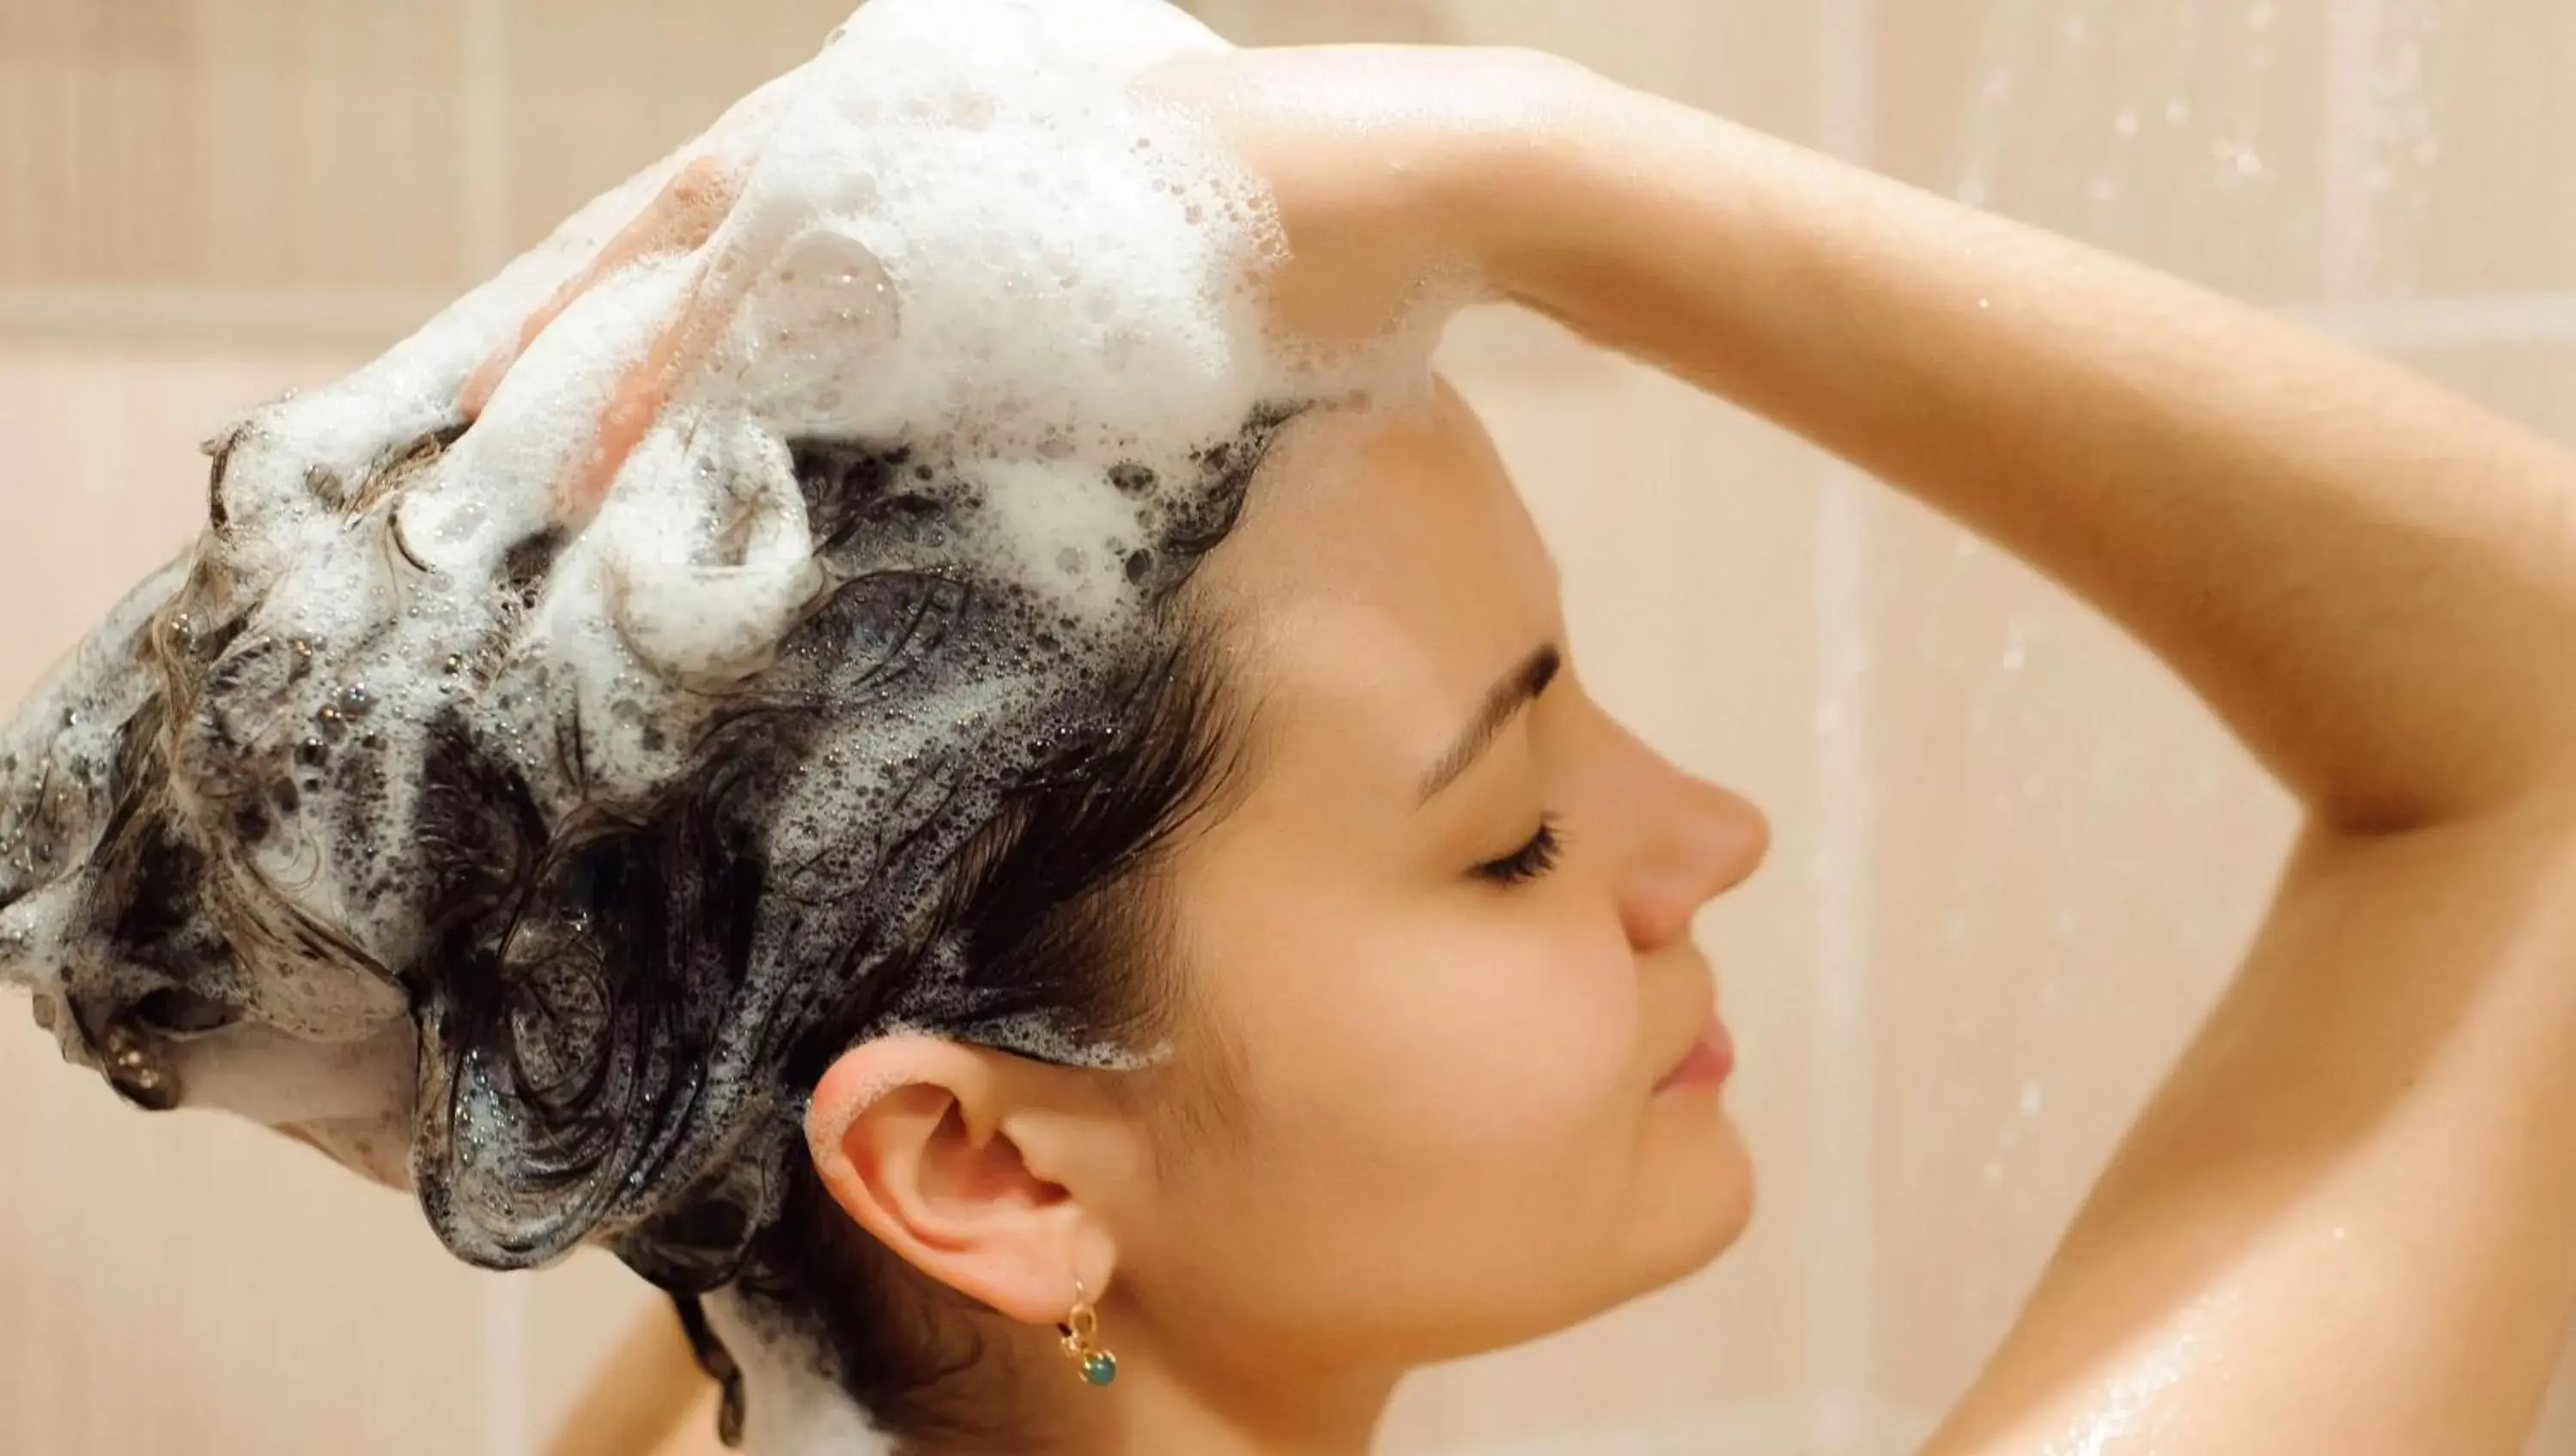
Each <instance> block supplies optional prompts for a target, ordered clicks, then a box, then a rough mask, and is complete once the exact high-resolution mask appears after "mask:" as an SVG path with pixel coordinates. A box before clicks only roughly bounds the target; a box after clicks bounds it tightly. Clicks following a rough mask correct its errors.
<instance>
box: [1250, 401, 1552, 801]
mask: <svg viewBox="0 0 2576 1456" xmlns="http://www.w3.org/2000/svg"><path fill="white" fill-rule="evenodd" d="M1200 589H1201V590H1202V591H1203V592H1205V593H1206V594H1207V595H1208V598H1209V599H1210V600H1211V601H1212V602H1213V603H1214V604H1215V606H1216V607H1217V611H1218V614H1219V616H1220V617H1221V619H1222V620H1223V621H1225V622H1226V624H1227V633H1226V635H1227V638H1228V640H1229V642H1230V643H1232V644H1233V647H1234V654H1233V655H1234V661H1233V662H1232V664H1231V665H1230V666H1231V668H1232V675H1233V677H1234V679H1235V681H1236V682H1237V683H1238V684H1239V685H1240V686H1241V687H1242V688H1243V689H1244V690H1246V691H1247V692H1248V693H1249V694H1250V695H1251V696H1252V698H1253V700H1254V702H1255V703H1256V705H1257V712H1258V715H1259V717H1260V719H1261V721H1262V723H1263V726H1264V729H1265V736H1275V735H1278V734H1283V733H1284V734H1287V735H1290V739H1291V741H1289V742H1284V743H1281V744H1278V745H1276V747H1277V749H1279V750H1281V751H1289V750H1293V749H1294V748H1295V746H1296V745H1295V742H1294V740H1295V739H1297V738H1300V737H1306V736H1309V735H1313V734H1315V733H1317V732H1318V731H1319V730H1322V741H1320V742H1314V743H1312V744H1310V746H1311V747H1313V748H1315V749H1317V750H1319V751H1321V752H1322V753H1324V754H1325V755H1326V756H1328V757H1329V756H1331V755H1332V754H1334V753H1337V752H1342V753H1346V752H1349V751H1350V750H1353V749H1357V748H1360V747H1361V746H1362V745H1366V746H1367V747H1366V753H1367V755H1368V758H1369V760H1370V762H1369V764H1368V767H1369V768H1370V769H1371V771H1372V772H1376V771H1386V772H1394V771H1401V772H1403V773H1406V774H1408V775H1411V774H1418V773H1419V772H1420V771H1421V770H1422V769H1423V768H1424V767H1425V766H1427V765H1428V764H1429V763H1430V762H1431V761H1432V760H1433V759H1435V758H1437V757H1438V755H1439V753H1440V751H1441V750H1442V749H1443V748H1445V747H1446V746H1447V745H1448V743H1449V741H1450V739H1451V738H1453V737H1454V736H1455V735H1456V734H1457V732H1458V731H1459V728H1460V727H1461V726H1462V724H1463V723H1464V722H1465V720H1466V717H1467V715H1468V714H1470V713H1471V712H1472V711H1473V710H1474V709H1475V707H1476V706H1477V705H1478V704H1479V703H1480V702H1481V701H1482V700H1483V698H1484V696H1485V694H1486V693H1487V691H1488V690H1489V689H1490V688H1491V687H1492V686H1493V684H1494V682H1495V680H1496V679H1497V678H1498V677H1500V676H1502V675H1503V674H1504V673H1506V672H1508V671H1509V670H1511V668H1512V667H1513V666H1514V665H1516V664H1517V663H1519V662H1520V661H1521V660H1522V659H1523V658H1525V657H1526V656H1527V655H1528V653H1529V652H1530V651H1531V649H1533V648H1534V647H1537V646H1538V645H1540V644H1541V643H1544V642H1551V641H1558V640H1560V639H1561V636H1562V626H1561V620H1560V616H1559V611H1558V601H1557V580H1556V569H1555V565H1554V563H1553V562H1552V561H1551V560H1550V559H1549V556H1548V553H1547V548H1546V546H1545V545H1544V543H1543V542H1542V541H1541V540H1540V538H1539V534H1538V531H1537V528H1536V527H1535V525H1534V524H1533V523H1532V522H1531V520H1530V517H1529V513H1528V511H1527V510H1526V509H1525V508H1524V507H1523V506H1522V504H1521V501H1520V497H1519V495H1518V494H1517V492H1516V491H1515V490H1514V488H1513V485H1512V481H1511V478H1510V476H1509V475H1508V474H1507V473H1506V471H1505V470H1504V467H1503V463H1502V461H1501V459H1500V457H1499V456H1498V455H1497V454H1496V452H1495V450H1494V446H1493V443H1492V441H1491V439H1490V438H1489V437H1488V436H1487V435H1486V433H1485V430H1484V427H1483V425H1482V423H1481V422H1480V421H1478V419H1477V418H1476V416H1475V413H1474V412H1473V411H1472V410H1470V409H1469V408H1468V406H1467V404H1466V402H1465V401H1464V400H1463V399H1461V398H1460V397H1459V396H1458V395H1457V393H1456V392H1455V391H1454V390H1452V389H1451V388H1450V387H1449V386H1448V385H1447V383H1446V382H1445V381H1436V382H1435V384H1434V386H1433V387H1432V389H1430V390H1429V391H1428V392H1426V393H1425V394H1423V395H1421V396H1419V397H1417V398H1414V399H1411V400H1408V401H1406V402H1403V403H1400V404H1396V405H1391V406H1386V407H1383V408H1380V409H1377V410H1374V411H1371V412H1367V413H1362V412H1359V411H1355V410H1354V411H1333V412H1326V411H1317V412H1315V413H1312V414H1310V415H1308V416H1305V417H1303V418H1301V419H1299V420H1298V421H1297V422H1296V423H1295V424H1294V425H1292V426H1291V427H1290V428H1289V429H1288V430H1287V431H1285V432H1283V434H1282V435H1281V436H1280V438H1279V441H1278V443H1277V444H1276V445H1275V446H1274V447H1273V448H1272V452H1271V454H1270V457H1269V459H1268V460H1267V461H1266V462H1265V463H1264V466H1263V469H1262V473H1261V477H1260V480H1259V482H1258V483H1257V484H1256V486H1255V488H1254V490H1253V492H1252V499H1251V502H1250V505H1249V508H1248V510H1247V512H1246V515H1245V518H1244V521H1243V523H1242V525H1241V526H1240V527H1239V528H1238V529H1237V530H1236V532H1235V533H1234V535H1233V536H1232V537H1230V538H1229V539H1228V540H1227V541H1226V543H1225V544H1224V545H1223V546H1221V547H1220V548H1218V550H1217V551H1216V552H1215V553H1214V554H1213V555H1212V556H1211V557H1210V558H1209V560H1208V563H1207V565H1206V566H1205V567H1204V568H1203V569H1202V580H1201V582H1200ZM1336 739H1338V742H1337V741H1336ZM1272 756H1273V757H1274V758H1275V757H1276V756H1277V755H1276V753H1274V754H1273V755H1272ZM1345 766H1346V767H1355V766H1356V765H1345Z"/></svg>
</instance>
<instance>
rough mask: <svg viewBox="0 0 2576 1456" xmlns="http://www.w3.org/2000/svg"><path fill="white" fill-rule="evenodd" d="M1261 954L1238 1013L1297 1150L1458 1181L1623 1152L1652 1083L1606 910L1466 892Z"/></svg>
mask: <svg viewBox="0 0 2576 1456" xmlns="http://www.w3.org/2000/svg"><path fill="white" fill-rule="evenodd" d="M1331 923H1332V922H1330V921H1322V922H1309V926H1310V927H1315V926H1318V925H1330V924H1331ZM1292 947H1293V961H1294V963H1293V964H1287V963H1282V962H1283V959H1285V958H1283V957H1281V956H1280V955H1279V954H1278V953H1279V952H1282V951H1289V950H1291V948H1292ZM1255 961H1256V963H1258V962H1268V964H1266V965H1263V966H1261V967H1260V968H1259V969H1255V970H1253V972H1252V974H1253V976H1254V984H1253V985H1252V986H1251V987H1249V988H1247V989H1248V991H1249V994H1248V995H1247V996H1246V997H1245V998H1244V999H1243V1001H1242V1003H1241V1004H1240V1005H1239V1007H1238V1009H1237V1012H1236V1015H1235V1018H1234V1019H1233V1024H1234V1025H1235V1026H1237V1027H1239V1028H1243V1031H1242V1032H1241V1036H1242V1039H1243V1040H1244V1042H1245V1043H1246V1045H1245V1052H1246V1058H1245V1060H1246V1061H1247V1062H1248V1063H1249V1064H1250V1065H1249V1070H1250V1072H1251V1074H1252V1080H1253V1083H1254V1089H1253V1090H1254V1093H1255V1095H1256V1096H1257V1097H1258V1098H1259V1099H1260V1104H1259V1105H1261V1106H1262V1107H1263V1108H1264V1109H1265V1118H1264V1120H1265V1122H1286V1121H1287V1120H1288V1119H1289V1117H1290V1116H1292V1115H1293V1117H1294V1121H1295V1124H1296V1125H1295V1126H1282V1127H1278V1128H1276V1129H1275V1131H1276V1132H1277V1133H1278V1134H1279V1135H1280V1136H1282V1137H1292V1138H1294V1139H1295V1140H1296V1141H1297V1142H1298V1143H1300V1144H1303V1145H1304V1146H1302V1147H1301V1148H1300V1152H1301V1153H1306V1154H1310V1155H1311V1156H1312V1157H1314V1158H1316V1159H1319V1160H1325V1161H1345V1162H1347V1161H1351V1160H1355V1159H1356V1160H1364V1161H1365V1162H1366V1163H1367V1164H1369V1165H1370V1166H1372V1167H1375V1168H1379V1169H1383V1170H1386V1171H1388V1172H1389V1173H1390V1174H1391V1175H1407V1176H1409V1177H1410V1179H1411V1181H1413V1182H1415V1183H1417V1184H1419V1183H1422V1182H1423V1181H1425V1180H1423V1179H1422V1178H1421V1173H1422V1172H1423V1171H1424V1170H1425V1169H1434V1170H1440V1171H1442V1172H1443V1174H1444V1176H1443V1177H1442V1178H1441V1179H1438V1180H1431V1181H1434V1182H1437V1183H1441V1184H1447V1185H1450V1187H1451V1191H1453V1192H1456V1191H1464V1190H1462V1189H1460V1188H1458V1187H1457V1186H1456V1185H1457V1184H1458V1183H1459V1182H1461V1181H1467V1182H1472V1181H1473V1180H1476V1179H1477V1178H1478V1177H1479V1175H1480V1174H1486V1175H1492V1176H1496V1177H1499V1178H1506V1179H1509V1180H1512V1181H1513V1182H1515V1183H1518V1182H1519V1180H1522V1179H1526V1178H1530V1177H1541V1178H1546V1177H1555V1178H1560V1179H1561V1178H1565V1177H1567V1176H1569V1175H1570V1174H1572V1173H1573V1172H1574V1171H1575V1170H1576V1168H1577V1166H1578V1165H1580V1164H1581V1163H1582V1162H1584V1161H1586V1160H1588V1159H1599V1158H1602V1157H1604V1156H1607V1155H1610V1154H1613V1153H1622V1154H1623V1153H1624V1150H1625V1148H1626V1140H1627V1138H1628V1137H1629V1136H1630V1135H1631V1132H1630V1129H1631V1127H1632V1125H1633V1123H1634V1121H1635V1119H1636V1115H1637V1107H1636V1106H1635V1104H1636V1103H1637V1102H1638V1101H1639V1100H1640V1099H1641V1098H1642V1097H1643V1095H1644V1091H1645V1087H1644V1082H1643V1079H1641V1076H1640V1071H1639V1053H1638V1047H1637V1027H1638V1018H1639V1007H1638V983H1637V974H1636V967H1635V961H1634V958H1633V956H1632V954H1631V953H1630V950H1629V948H1628V946H1627V943H1626V941H1625V939H1624V937H1622V936H1621V935H1620V933H1619V930H1618V926H1617V924H1616V921H1615V919H1614V918H1612V917H1610V916H1607V915H1601V914H1583V913H1579V912H1577V911H1575V910H1573V909H1571V908H1568V909H1564V910H1551V909H1548V908H1546V907H1544V906H1543V905H1538V904H1535V903H1533V904H1530V905H1526V906H1523V905H1501V906H1498V905H1495V904H1487V903H1477V902H1476V901H1475V900H1473V899H1470V900H1468V901H1467V902H1466V903H1465V904H1462V905H1460V906H1457V907H1455V908H1449V907H1444V908H1443V909H1442V910H1440V911H1438V912H1435V913H1430V914H1416V915H1413V916H1409V917H1407V919H1406V920H1405V921H1403V922H1401V923H1394V924H1389V923H1383V922H1381V923H1378V924H1376V925H1374V926H1363V925H1354V924H1351V923H1348V922H1345V923H1344V924H1343V926H1342V927H1341V933H1339V934H1334V935H1331V936H1329V937H1327V936H1325V935H1322V934H1318V933H1317V931H1316V930H1315V929H1312V928H1310V929H1309V930H1308V931H1307V932H1306V933H1305V934H1304V935H1302V936H1300V937H1299V938H1297V939H1294V940H1291V939H1288V938H1284V937H1283V938H1281V939H1279V940H1275V941H1273V942H1272V944H1271V947H1270V948H1269V950H1268V951H1267V952H1265V953H1260V954H1257V955H1256V957H1255ZM1247 969H1248V967H1247ZM1612 1144H1615V1146H1612ZM1521 1191H1522V1192H1523V1193H1525V1192H1526V1189H1525V1188H1523V1189H1522V1190H1521Z"/></svg>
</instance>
